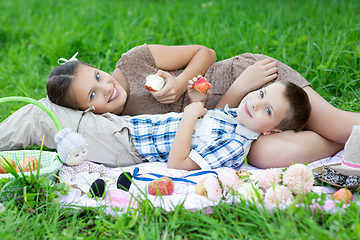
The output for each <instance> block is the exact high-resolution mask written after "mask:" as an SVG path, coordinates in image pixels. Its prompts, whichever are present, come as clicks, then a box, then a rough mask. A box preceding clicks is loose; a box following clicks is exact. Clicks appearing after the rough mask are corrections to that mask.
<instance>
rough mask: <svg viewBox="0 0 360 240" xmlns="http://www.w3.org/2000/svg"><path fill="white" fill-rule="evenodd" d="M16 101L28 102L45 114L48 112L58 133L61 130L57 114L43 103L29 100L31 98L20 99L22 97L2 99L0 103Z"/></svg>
mask: <svg viewBox="0 0 360 240" xmlns="http://www.w3.org/2000/svg"><path fill="white" fill-rule="evenodd" d="M14 101H18V102H27V103H31V104H34V105H36V106H38V107H39V108H41V109H42V110H44V112H46V113H47V114H48V115H49V117H50V118H51V119H52V120H53V121H54V123H55V126H56V129H57V130H58V131H60V130H61V125H60V122H59V120H58V119H57V118H56V116H55V114H54V113H53V112H52V111H51V110H50V109H49V108H47V107H46V106H44V105H43V104H42V103H41V102H39V101H37V100H35V99H32V98H29V97H20V96H15V97H3V98H0V103H2V102H14Z"/></svg>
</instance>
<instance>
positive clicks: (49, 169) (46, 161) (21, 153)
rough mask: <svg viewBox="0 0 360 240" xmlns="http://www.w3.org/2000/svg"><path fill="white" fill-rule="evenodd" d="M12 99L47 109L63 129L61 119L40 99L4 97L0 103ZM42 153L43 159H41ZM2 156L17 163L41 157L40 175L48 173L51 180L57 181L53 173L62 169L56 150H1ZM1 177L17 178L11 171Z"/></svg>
mask: <svg viewBox="0 0 360 240" xmlns="http://www.w3.org/2000/svg"><path fill="white" fill-rule="evenodd" d="M11 101H20V102H27V103H31V104H34V105H36V106H38V107H39V108H41V109H42V110H43V111H45V112H46V113H47V114H48V115H49V117H50V118H51V119H52V120H53V121H54V124H55V126H56V129H57V130H58V131H60V130H61V125H60V122H59V120H58V119H57V118H56V116H55V114H54V113H53V112H51V111H50V109H48V108H47V107H46V106H44V105H43V104H41V103H40V102H39V101H37V100H35V99H32V98H27V97H18V96H16V97H3V98H0V103H2V102H11ZM40 153H41V159H40ZM0 156H3V157H5V158H6V157H9V158H12V159H13V160H14V161H15V162H16V163H18V162H19V161H20V160H21V159H23V158H24V157H27V156H32V157H34V158H36V159H38V160H39V159H40V164H41V168H40V176H44V175H48V176H49V178H50V180H52V181H56V177H55V176H53V174H57V172H58V171H59V170H60V168H61V166H62V163H61V161H60V160H59V159H58V155H57V153H56V152H49V151H40V150H14V151H3V152H0ZM36 173H37V171H33V174H36ZM24 174H25V175H30V172H25V173H24ZM1 178H9V179H10V180H15V178H14V176H13V175H11V174H10V173H3V174H0V179H1Z"/></svg>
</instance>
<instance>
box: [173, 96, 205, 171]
mask: <svg viewBox="0 0 360 240" xmlns="http://www.w3.org/2000/svg"><path fill="white" fill-rule="evenodd" d="M206 112H207V110H206V109H205V108H204V105H203V104H202V103H201V102H194V103H191V104H190V105H188V106H187V107H186V108H185V110H184V114H183V116H182V119H181V121H180V124H179V127H178V130H177V132H176V135H175V138H174V142H173V144H172V145H171V149H170V154H169V159H168V163H167V166H168V167H169V168H177V169H184V170H197V169H200V167H199V165H197V164H196V163H195V162H194V161H192V160H191V159H190V158H188V155H189V153H190V146H191V137H192V133H193V130H194V127H195V123H196V121H197V119H198V117H201V116H203V115H204V114H205V113H206Z"/></svg>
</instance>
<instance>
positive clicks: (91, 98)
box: [90, 92, 95, 100]
mask: <svg viewBox="0 0 360 240" xmlns="http://www.w3.org/2000/svg"><path fill="white" fill-rule="evenodd" d="M94 97H95V92H92V93H91V94H90V100H93V98H94Z"/></svg>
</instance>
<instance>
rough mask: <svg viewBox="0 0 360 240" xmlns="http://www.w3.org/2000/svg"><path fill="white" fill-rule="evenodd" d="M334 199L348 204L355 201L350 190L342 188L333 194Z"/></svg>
mask: <svg viewBox="0 0 360 240" xmlns="http://www.w3.org/2000/svg"><path fill="white" fill-rule="evenodd" d="M333 198H334V199H336V200H339V201H344V202H346V203H347V204H349V203H351V202H352V201H353V195H352V193H351V192H350V190H349V189H346V188H340V189H339V190H338V191H337V192H336V193H334V194H333Z"/></svg>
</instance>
